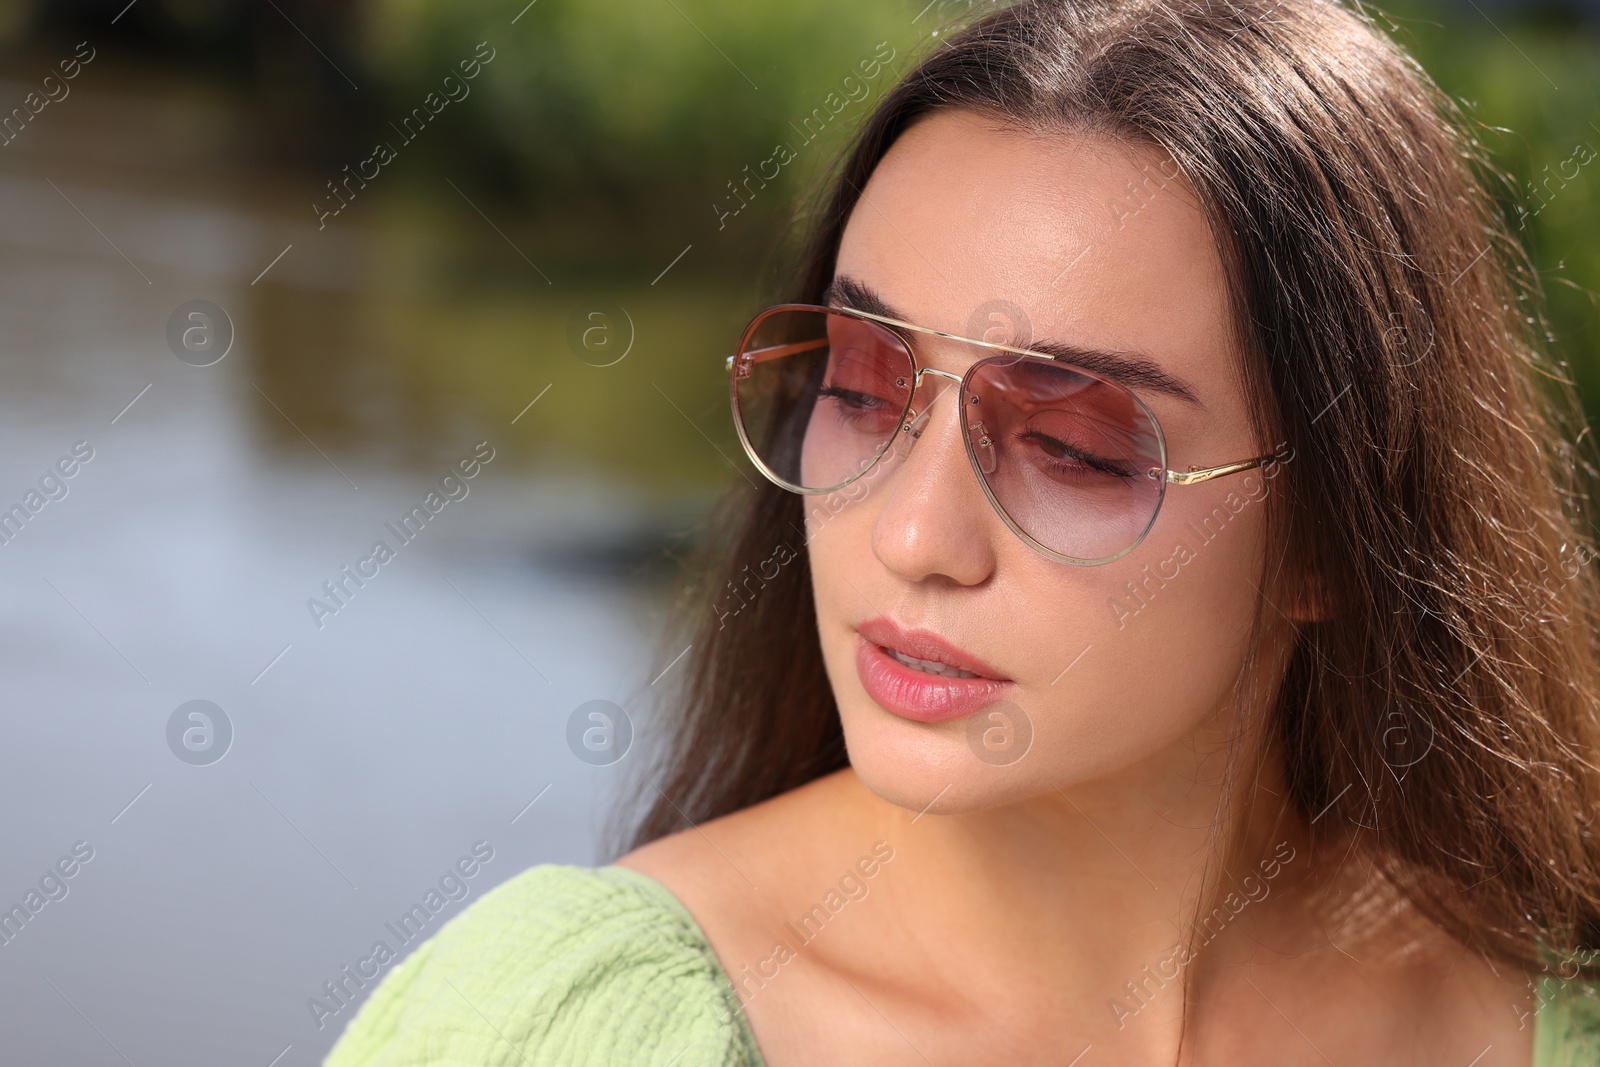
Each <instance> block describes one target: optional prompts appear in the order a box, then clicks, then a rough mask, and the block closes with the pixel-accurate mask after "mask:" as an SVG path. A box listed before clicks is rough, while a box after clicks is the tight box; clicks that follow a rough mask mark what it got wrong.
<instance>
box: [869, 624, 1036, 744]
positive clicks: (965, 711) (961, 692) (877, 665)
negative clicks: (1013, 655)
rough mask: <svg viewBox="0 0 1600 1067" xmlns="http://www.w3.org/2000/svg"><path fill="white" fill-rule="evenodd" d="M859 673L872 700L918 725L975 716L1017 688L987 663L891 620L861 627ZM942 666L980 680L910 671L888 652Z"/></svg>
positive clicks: (937, 637)
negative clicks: (974, 713) (935, 662)
mask: <svg viewBox="0 0 1600 1067" xmlns="http://www.w3.org/2000/svg"><path fill="white" fill-rule="evenodd" d="M856 633H857V636H856V673H857V674H859V675H860V677H861V685H862V687H863V688H864V689H866V691H867V695H868V696H869V697H871V698H872V699H873V701H874V702H876V703H877V704H878V705H879V706H880V707H882V708H883V709H884V710H885V711H888V712H890V713H892V714H895V715H899V716H900V717H902V718H906V719H914V720H916V721H918V722H945V721H947V720H950V719H959V718H962V717H963V716H966V715H971V714H972V713H973V712H976V711H978V710H980V709H982V708H984V707H987V706H988V705H990V704H993V703H994V702H995V701H997V700H999V699H1000V698H1001V696H1002V695H1003V694H1004V693H1005V692H1006V690H1007V688H1008V687H1010V686H1012V685H1014V684H1015V683H1013V682H1012V681H1011V679H1009V678H1006V677H1004V676H1002V675H1001V673H1000V672H999V671H998V670H996V669H995V668H994V667H991V666H990V665H989V664H987V663H985V662H984V661H983V660H981V659H979V658H978V657H976V656H974V655H972V654H971V653H969V652H966V651H965V650H963V649H960V648H957V647H956V646H955V645H952V644H951V643H950V642H948V641H946V640H945V639H944V638H942V637H940V636H939V635H938V634H936V633H933V632H931V631H928V630H903V629H901V628H900V627H899V626H897V625H895V623H893V622H891V621H890V620H889V619H886V618H883V617H881V616H880V617H877V618H873V619H868V620H867V621H866V622H864V623H862V624H861V625H860V626H858V627H856ZM885 648H892V649H894V650H895V651H897V652H900V653H903V654H904V655H907V656H912V657H914V658H916V659H931V660H938V661H939V662H940V663H944V664H947V665H948V666H951V667H955V668H957V669H958V670H963V671H967V672H969V673H971V674H976V675H978V676H979V677H977V678H944V677H940V676H939V675H936V674H929V673H927V672H926V671H919V670H916V669H914V668H911V667H907V666H906V665H905V664H903V663H901V662H900V661H899V660H897V659H895V658H894V657H893V656H891V655H889V653H888V652H886V651H884V649H885Z"/></svg>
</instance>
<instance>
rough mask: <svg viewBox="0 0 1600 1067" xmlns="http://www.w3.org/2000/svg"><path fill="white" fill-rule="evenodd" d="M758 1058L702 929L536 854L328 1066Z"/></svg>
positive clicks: (1539, 1045) (1566, 1038)
mask: <svg viewBox="0 0 1600 1067" xmlns="http://www.w3.org/2000/svg"><path fill="white" fill-rule="evenodd" d="M1540 993H1541V995H1540V997H1539V1005H1540V1006H1539V1011H1538V1014H1537V1015H1536V1016H1535V1017H1534V1020H1533V1026H1534V1057H1533V1063H1534V1067H1596V1065H1600V999H1597V996H1596V993H1595V990H1594V989H1593V987H1583V986H1581V985H1579V984H1577V983H1563V982H1560V981H1558V980H1556V979H1554V978H1545V979H1542V980H1541V986H1540ZM617 1063H627V1064H640V1065H649V1064H658V1065H660V1067H668V1065H672V1067H713V1065H714V1067H762V1060H761V1054H760V1052H759V1051H758V1050H757V1049H756V1043H755V1039H754V1038H753V1037H752V1036H751V1034H750V1029H749V1026H748V1024H747V1023H746V1021H745V1017H744V1014H743V1012H741V1011H740V1010H739V1001H738V997H737V995H736V994H735V993H734V989H733V986H732V984H731V983H730V982H729V980H728V977H727V975H726V973H725V972H724V971H723V969H722V967H721V965H720V964H719V963H718V962H717V958H716V956H715V954H714V953H713V952H712V951H711V946H710V944H709V943H708V942H707V941H706V937H705V934H704V933H703V932H702V931H701V929H700V927H699V926H698V925H697V924H696V923H695V921H694V919H693V918H691V917H690V915H689V913H688V911H687V910H685V908H684V907H683V905H682V904H681V903H679V902H678V899H677V898H676V897H674V896H673V895H672V894H671V893H670V892H669V891H668V890H667V889H666V887H664V886H662V885H661V884H660V883H659V882H656V881H655V880H654V879H652V878H649V877H647V876H645V875H643V874H640V873H639V872H637V871H634V870H630V869H628V868H625V867H602V868H599V869H598V870H591V869H588V868H585V867H559V866H552V865H542V866H537V867H530V868H528V869H527V870H525V871H523V872H522V873H521V874H518V875H516V876H515V877H513V878H511V879H509V880H508V881H506V882H504V883H503V884H501V885H499V886H497V887H496V888H494V889H493V890H490V891H489V892H488V893H485V894H484V895H483V897H482V898H480V899H479V900H478V901H476V902H475V903H473V904H472V905H471V906H470V907H468V908H466V909H465V910H464V911H463V912H462V913H461V914H460V915H457V916H456V917H455V918H454V919H451V920H450V921H449V922H448V923H446V924H445V925H444V926H443V927H442V928H440V930H439V931H438V933H436V934H435V935H434V936H433V937H432V938H430V939H429V940H428V941H426V942H424V943H423V944H422V945H421V947H419V948H418V949H417V950H416V951H415V952H413V953H412V954H411V955H410V956H408V957H407V958H406V959H405V960H404V961H403V962H402V963H400V964H399V965H398V966H396V967H395V968H394V970H392V971H390V972H389V974H388V975H387V976H385V977H384V978H383V979H382V981H381V982H380V984H379V985H378V988H377V989H376V990H374V991H373V993H372V995H371V997H369V998H368V1000H367V1002H366V1003H365V1004H363V1005H362V1006H361V1009H360V1010H359V1012H358V1013H357V1014H356V1016H355V1017H354V1018H353V1019H352V1020H351V1021H350V1024H349V1026H348V1027H347V1028H346V1030H345V1032H344V1034H343V1035H341V1036H340V1038H339V1042H338V1044H336V1045H335V1046H334V1047H333V1051H332V1052H330V1053H329V1054H328V1058H327V1059H326V1060H325V1061H324V1063H323V1067H502V1065H503V1067H512V1065H522V1067H597V1065H600V1064H617Z"/></svg>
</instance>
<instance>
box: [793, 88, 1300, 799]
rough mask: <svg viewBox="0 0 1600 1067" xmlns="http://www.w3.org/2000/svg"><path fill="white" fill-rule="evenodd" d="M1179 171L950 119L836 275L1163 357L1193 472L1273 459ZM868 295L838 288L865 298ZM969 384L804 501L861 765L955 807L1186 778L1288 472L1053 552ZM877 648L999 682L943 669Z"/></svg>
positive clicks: (966, 322)
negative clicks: (997, 453) (840, 483)
mask: <svg viewBox="0 0 1600 1067" xmlns="http://www.w3.org/2000/svg"><path fill="white" fill-rule="evenodd" d="M1172 173H1173V168H1172V166H1171V163H1170V162H1168V161H1166V159H1165V157H1164V156H1162V155H1160V154H1158V153H1157V152H1155V151H1154V150H1151V149H1148V148H1144V147H1137V146H1132V145H1128V144H1124V143H1121V142H1115V141H1109V140H1104V139H1100V138H1091V137H1081V136H1076V135H1069V134H1051V135H1048V136H1046V135H1032V134H1024V133H1019V132H1006V131H1000V130H997V129H994V128H992V127H991V126H990V125H989V124H988V123H986V122H985V120H984V119H982V118H980V117H978V116H976V115H973V114H971V113H965V112H957V111H946V112H939V113H936V114H934V115H933V116H930V117H928V118H926V119H924V120H923V121H921V122H919V123H918V124H916V125H915V126H913V127H912V128H911V129H910V130H908V131H907V132H906V133H905V134H904V135H902V136H901V137H900V139H899V140H898V141H897V142H896V143H895V145H894V146H893V148H892V149H891V150H890V151H889V153H888V155H887V156H886V157H885V158H884V160H883V161H882V162H881V163H880V164H879V166H878V168H877V169H876V171H875V172H874V173H873V176H872V179H871V180H870V181H869V182H868V183H867V186H866V188H865V190H864V191H863V196H862V198H861V201H860V203H859V204H858V205H857V206H856V208H855V210H854V212H853V214H852V215H851V217H850V220H849V223H848V225H847V227H846V229H845V233H844V237H843V241H842V244H841V247H840V250H839V256H838V263H837V270H836V276H835V281H836V284H837V283H839V282H840V281H841V280H844V279H848V280H849V282H850V283H854V286H857V287H860V286H864V287H865V288H866V289H868V290H870V291H871V292H872V293H873V294H874V295H875V296H876V297H877V298H879V299H881V301H882V302H883V304H884V305H886V306H887V307H888V308H889V309H891V310H892V314H893V315H894V317H898V318H902V319H905V320H907V321H910V322H913V323H916V324H918V325H921V326H929V327H933V328H935V329H940V330H945V331H948V332H951V333H955V334H959V335H962V336H967V337H982V338H984V339H987V340H992V341H1001V342H1006V343H1012V344H1021V345H1030V344H1038V343H1039V342H1042V341H1044V340H1046V339H1049V340H1053V341H1057V342H1065V343H1068V344H1071V345H1074V346H1078V347H1080V348H1084V349H1092V350H1100V351H1106V352H1114V353H1120V354H1123V355H1137V356H1140V357H1142V358H1144V359H1146V360H1148V361H1149V362H1150V363H1153V364H1155V365H1156V368H1157V369H1159V371H1160V372H1162V373H1164V374H1165V375H1167V376H1169V377H1171V378H1176V379H1180V380H1181V381H1182V382H1183V383H1184V384H1186V385H1187V386H1188V388H1189V390H1190V391H1191V392H1192V393H1193V395H1194V400H1195V402H1191V401H1188V400H1184V399H1182V398H1179V397H1175V396H1171V395H1167V394H1165V393H1162V392H1158V391H1155V390H1152V389H1148V388H1143V387H1141V386H1140V385H1139V384H1138V383H1132V382H1130V383H1129V384H1130V386H1131V387H1132V388H1133V390H1134V391H1135V392H1136V393H1138V394H1139V395H1140V396H1141V397H1143V398H1144V399H1145V401H1146V402H1147V403H1148V404H1149V406H1150V408H1151V410H1152V411H1154V413H1155V416H1156V418H1157V419H1158V420H1159V421H1160V424H1161V427H1162V429H1163V431H1164V432H1165V436H1166V442H1167V450H1168V455H1167V460H1168V466H1169V467H1171V468H1173V469H1176V470H1180V471H1181V470H1187V469H1188V468H1189V467H1190V466H1196V467H1204V466H1213V465H1217V464H1221V463H1227V462H1232V461H1234V460H1239V459H1244V458H1249V457H1254V456H1257V455H1260V454H1263V453H1264V452H1270V451H1271V446H1270V444H1269V445H1266V446H1265V447H1263V443H1262V442H1259V441H1257V440H1256V439H1255V437H1254V435H1253V432H1252V430H1251V427H1250V425H1249V422H1248V419H1247V416H1246V409H1245V403H1244V396H1243V391H1242V385H1241V382H1240V380H1239V376H1238V369H1237V362H1236V358H1237V357H1236V355H1235V352H1234V348H1233V345H1232V343H1231V336H1232V335H1231V333H1230V328H1229V319H1228V310H1227V294H1226V289H1225V283H1224V275H1223V268H1222V264H1221V262H1220V259H1219V257H1218V253H1217V250H1216V247H1215V245H1214V242H1213V239H1212V236H1211V233H1210V231H1209V229H1208V227H1207V223H1206V219H1205V217H1204V215H1203V214H1202V212H1201V210H1200V208H1199V207H1198V206H1197V204H1196V202H1195V200H1194V197H1193V194H1192V193H1191V192H1190V191H1189V190H1188V189H1187V187H1186V186H1185V185H1184V184H1183V183H1182V181H1181V179H1175V178H1172V177H1169V175H1171V174H1172ZM843 288H846V289H852V286H844V287H843ZM853 291H854V292H856V293H857V294H858V296H857V297H856V298H855V299H852V298H849V297H846V298H845V299H843V300H842V301H841V302H845V303H851V304H854V305H856V306H859V293H860V289H859V288H853ZM863 310H875V309H873V308H864V309H863ZM1024 321H1026V323H1027V324H1028V325H1027V326H1022V325H1020V324H1021V323H1022V322H1024ZM912 340H913V348H914V349H915V351H916V357H917V360H918V363H919V365H921V366H930V367H935V368H938V369H941V370H946V371H949V372H951V373H953V374H957V375H959V374H961V373H962V372H964V371H965V370H966V369H967V367H968V366H970V365H971V364H972V363H973V362H974V361H975V360H976V359H977V358H979V353H978V352H977V351H976V350H975V349H973V348H971V347H970V346H960V345H953V344H950V343H949V342H944V341H939V340H936V339H932V338H928V337H926V336H923V335H916V336H914V337H913V339H912ZM950 384H951V383H949V382H948V381H947V380H945V379H940V378H937V377H935V376H928V377H927V378H926V379H925V380H924V382H923V386H922V389H921V391H919V393H918V396H917V400H916V403H915V405H914V406H915V408H916V410H918V411H924V410H926V411H927V419H926V421H925V422H924V423H923V424H922V425H921V426H920V429H921V433H920V436H918V437H916V438H915V439H914V440H912V439H911V438H910V437H909V436H908V435H905V434H902V435H901V436H900V438H899V444H898V445H897V446H896V451H895V453H894V454H893V455H892V456H890V457H886V459H885V460H884V461H882V462H881V463H880V466H879V467H878V468H875V469H873V470H871V471H869V472H868V473H867V474H866V475H865V476H864V477H863V478H862V479H861V480H860V481H859V482H857V483H855V484H854V485H853V486H851V487H849V488H848V489H847V490H844V491H841V492H840V493H836V494H833V495H832V496H829V497H807V498H804V499H805V505H806V507H807V520H806V521H807V535H808V538H809V541H808V548H809V552H810V559H811V572H812V575H813V589H814V593H815V597H816V609H817V619H818V625H819V629H820V634H821V641H822V652H823V658H824V661H825V663H826V665H827V670H828V676H829V679H830V681H831V683H832V686H833V691H834V693H835V696H836V698H837V701H838V705H839V712H840V716H841V718H842V721H843V726H844V734H845V739H846V742H847V744H848V746H849V751H850V760H851V763H852V764H853V766H854V767H855V770H856V772H857V774H858V775H859V776H860V778H861V779H862V781H863V782H865V783H866V784H867V785H868V787H869V788H871V789H872V790H873V791H875V792H876V793H878V794H879V795H880V796H882V797H884V798H885V799H888V800H890V801H893V802H895V803H897V804H900V805H903V806H905V807H909V808H912V809H915V810H921V809H923V808H924V807H925V806H926V805H928V804H929V802H930V801H932V800H933V799H934V798H935V797H936V796H937V797H938V798H939V800H938V804H937V806H936V807H935V808H934V809H933V810H936V811H959V810H969V809H975V808H981V807H987V806H990V805H993V804H997V803H1002V802H1007V801H1012V800H1017V799H1021V798H1025V797H1028V796H1031V795H1035V794H1040V793H1045V792H1049V791H1051V790H1052V789H1053V788H1054V787H1061V788H1067V787H1070V786H1073V785H1076V784H1079V783H1084V782H1090V781H1094V780H1103V779H1108V778H1111V777H1113V776H1126V775H1129V774H1133V775H1136V776H1137V775H1152V776H1159V777H1158V778H1156V780H1157V781H1161V782H1169V783H1172V787H1173V788H1182V783H1184V782H1193V781H1194V777H1195V774H1196V772H1197V769H1198V766H1199V763H1200V761H1201V760H1202V759H1203V758H1204V756H1205V754H1206V750H1207V748H1208V746H1209V741H1208V740H1205V739H1206V738H1210V737H1211V736H1212V735H1211V734H1209V733H1207V731H1209V730H1211V729H1213V728H1219V727H1226V726H1227V725H1228V724H1227V722H1225V721H1223V720H1225V719H1226V715H1225V714H1219V713H1220V712H1222V711H1223V709H1225V708H1226V707H1227V706H1228V696H1229V692H1230V690H1231V688H1232V686H1233V683H1234V679H1235V676H1236V674H1237V672H1238V670H1239V667H1240V665H1241V662H1242V660H1243V657H1244V654H1245V651H1246V648H1245V639H1246V632H1247V628H1248V626H1249V623H1250V619H1251V615H1252V613H1253V611H1254V607H1255V604H1256V600H1257V598H1258V596H1259V594H1258V593H1257V591H1256V589H1255V586H1254V585H1253V584H1252V583H1253V581H1254V580H1255V575H1256V574H1258V573H1259V563H1260V559H1261V554H1262V550H1263V545H1262V540H1263V519H1264V511H1265V505H1264V497H1265V494H1266V493H1267V492H1268V491H1269V490H1270V489H1271V488H1272V481H1271V479H1272V477H1274V475H1273V474H1272V473H1271V472H1273V471H1276V470H1279V469H1281V468H1277V467H1270V468H1267V469H1266V470H1265V471H1264V470H1263V469H1261V468H1257V469H1254V470H1251V471H1247V472H1245V473H1243V474H1235V475H1231V476H1228V477H1225V478H1219V479H1216V480H1213V481H1210V482H1205V483H1199V484H1196V485H1191V486H1169V487H1168V490H1167V493H1166V499H1165V502H1164V503H1163V504H1162V506H1161V511H1160V514H1159V516H1158V518H1157V519H1156V522H1155V525H1154V526H1153V527H1152V528H1151V529H1150V531H1149V533H1148V534H1147V535H1146V537H1145V538H1144V540H1143V541H1142V542H1141V543H1140V544H1139V545H1138V546H1137V547H1136V548H1134V549H1133V551H1131V552H1129V553H1128V554H1127V555H1125V556H1123V557H1121V558H1120V559H1117V560H1115V561H1113V562H1111V563H1107V564H1102V565H1099V566H1092V567H1083V566H1073V565H1070V564H1063V563H1059V562H1054V561H1052V560H1050V559H1047V558H1045V557H1044V556H1042V555H1040V554H1038V553H1037V552H1036V551H1035V550H1033V549H1032V548H1030V547H1029V546H1028V545H1027V544H1026V543H1024V542H1023V541H1022V540H1021V539H1020V538H1018V537H1017V536H1016V534H1014V533H1013V532H1012V531H1011V530H1010V528H1008V527H1007V526H1006V524H1005V522H1004V521H1003V520H1002V519H1001V518H1000V516H999V515H997V514H996V513H995V511H994V509H993V508H992V507H991V505H990V504H989V502H988V500H987V499H986V498H985V496H984V493H983V489H982V487H981V486H980V485H979V483H978V481H977V479H976V477H975V475H974V472H973V470H972V468H971V466H970V464H969V461H968V459H967V456H966V453H965V451H964V445H963V442H962V437H961V431H960V429H959V427H958V425H957V422H956V411H955V407H956V405H955V401H954V399H953V398H954V392H953V391H951V390H948V389H946V387H947V386H948V385H950ZM941 392H942V394H943V395H941V396H939V398H938V399H937V400H936V401H934V402H933V403H932V404H931V406H930V404H929V400H930V399H931V398H933V397H934V395H935V394H936V393H941ZM1269 614H1270V609H1269ZM863 629H864V630H865V631H866V634H865V636H863V634H862V630H863ZM907 635H909V636H907ZM937 641H942V642H943V643H944V644H943V645H939V644H937ZM884 646H899V650H900V651H901V652H902V653H909V654H910V656H911V658H914V659H920V660H931V659H940V658H941V657H942V659H941V662H944V663H947V664H948V663H950V662H951V661H955V662H956V663H958V664H959V663H964V664H965V666H966V667H967V668H968V670H969V673H972V668H979V670H977V672H976V673H979V674H981V675H984V676H988V677H992V678H995V679H997V681H995V682H986V681H984V680H983V679H982V678H978V679H971V678H967V679H956V680H953V681H952V680H946V679H943V678H941V677H940V675H939V674H937V673H931V672H928V671H926V670H924V669H922V668H921V667H919V666H918V665H917V664H906V663H905V662H903V660H900V661H897V659H896V657H894V656H891V655H890V654H889V653H887V652H886V651H885V650H884ZM926 666H927V664H926V663H924V664H923V665H922V667H926ZM1197 736H1198V737H1200V738H1201V741H1202V743H1200V744H1198V745H1197V744H1195V743H1193V742H1195V740H1196V739H1197ZM1175 772H1177V773H1175Z"/></svg>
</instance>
